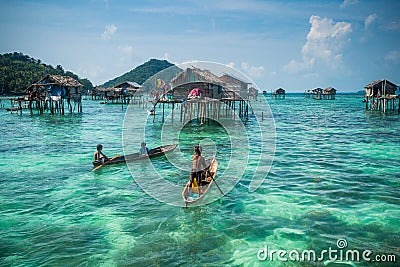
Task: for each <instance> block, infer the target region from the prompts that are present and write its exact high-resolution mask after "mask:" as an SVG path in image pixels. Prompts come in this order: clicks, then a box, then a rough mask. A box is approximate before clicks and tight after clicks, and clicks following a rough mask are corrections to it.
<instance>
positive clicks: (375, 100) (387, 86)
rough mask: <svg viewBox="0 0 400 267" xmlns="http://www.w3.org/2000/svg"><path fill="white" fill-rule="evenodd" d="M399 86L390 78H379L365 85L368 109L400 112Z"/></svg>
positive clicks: (366, 106)
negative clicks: (397, 92)
mask: <svg viewBox="0 0 400 267" xmlns="http://www.w3.org/2000/svg"><path fill="white" fill-rule="evenodd" d="M398 89H399V87H398V86H397V85H396V84H394V83H392V82H390V81H388V80H377V81H374V82H372V83H370V84H368V85H366V86H365V108H366V109H367V110H379V111H383V112H387V111H392V112H398V113H400V94H396V91H397V90H398Z"/></svg>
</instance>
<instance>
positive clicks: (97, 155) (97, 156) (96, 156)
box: [94, 144, 109, 163]
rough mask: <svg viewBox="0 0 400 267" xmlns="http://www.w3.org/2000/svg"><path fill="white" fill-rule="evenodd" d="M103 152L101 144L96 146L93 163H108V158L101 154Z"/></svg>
mask: <svg viewBox="0 0 400 267" xmlns="http://www.w3.org/2000/svg"><path fill="white" fill-rule="evenodd" d="M102 150H103V146H102V145H101V144H98V145H97V150H96V152H94V161H100V162H101V163H104V162H105V161H108V160H109V159H108V157H107V156H106V155H104V154H103V152H101V151H102Z"/></svg>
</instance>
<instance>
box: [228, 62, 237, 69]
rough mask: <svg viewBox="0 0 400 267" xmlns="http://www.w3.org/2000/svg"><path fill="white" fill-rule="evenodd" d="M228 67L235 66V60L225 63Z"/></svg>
mask: <svg viewBox="0 0 400 267" xmlns="http://www.w3.org/2000/svg"><path fill="white" fill-rule="evenodd" d="M226 65H227V66H228V67H230V68H234V67H235V65H236V64H235V62H229V63H228V64H226Z"/></svg>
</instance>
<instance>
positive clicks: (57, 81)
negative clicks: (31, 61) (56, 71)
mask: <svg viewBox="0 0 400 267" xmlns="http://www.w3.org/2000/svg"><path fill="white" fill-rule="evenodd" d="M47 85H60V86H64V87H80V86H82V84H81V83H80V82H78V81H77V80H75V79H74V78H72V77H69V76H61V75H47V76H46V77H44V78H42V79H41V80H40V81H38V82H36V83H34V84H32V85H31V86H47Z"/></svg>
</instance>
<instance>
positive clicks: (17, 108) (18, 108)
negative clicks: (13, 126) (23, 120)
mask: <svg viewBox="0 0 400 267" xmlns="http://www.w3.org/2000/svg"><path fill="white" fill-rule="evenodd" d="M21 109H22V108H21V107H12V108H6V111H11V112H13V111H18V110H21Z"/></svg>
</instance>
